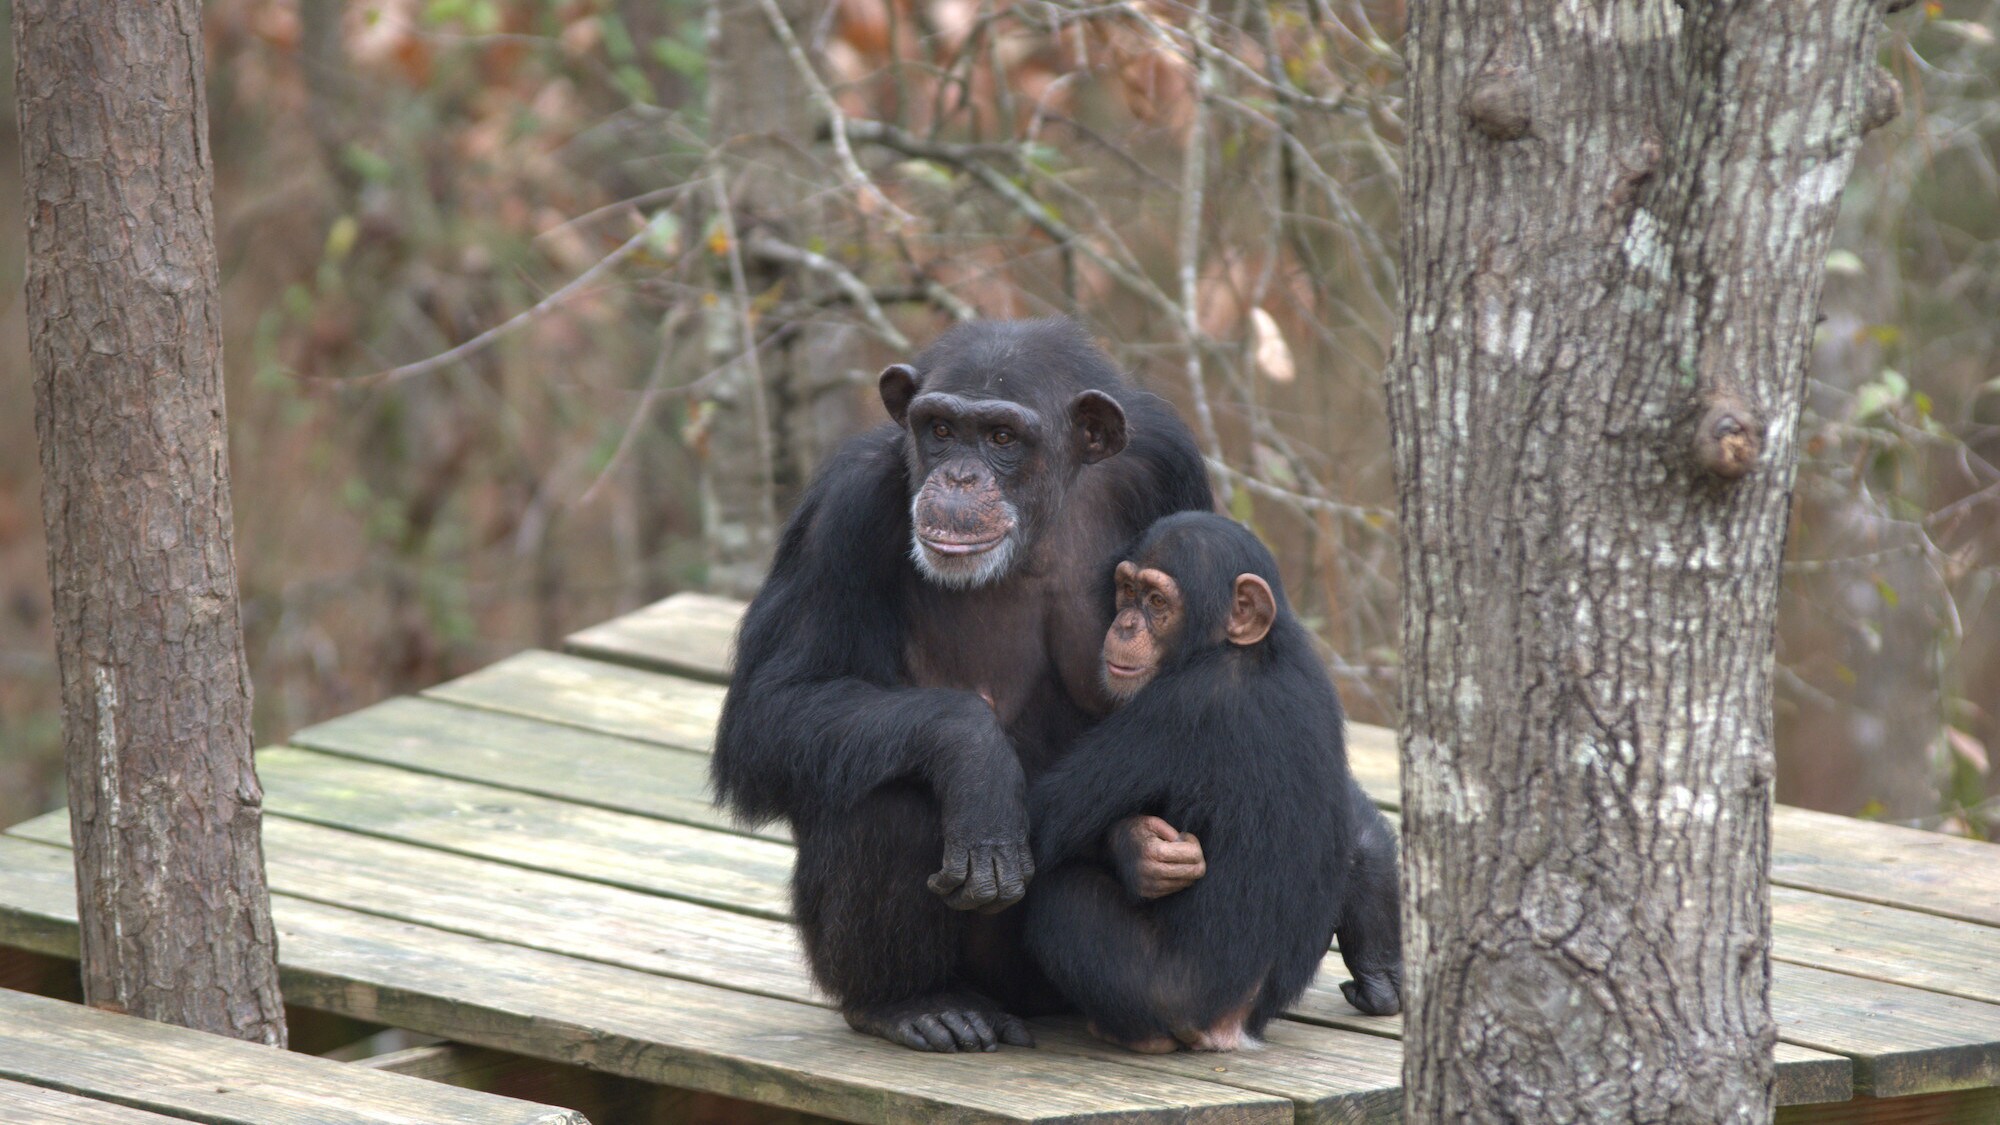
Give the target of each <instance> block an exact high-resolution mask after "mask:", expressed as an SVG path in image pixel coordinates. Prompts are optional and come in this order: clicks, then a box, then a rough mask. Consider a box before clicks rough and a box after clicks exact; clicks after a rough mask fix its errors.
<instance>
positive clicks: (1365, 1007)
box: [1340, 970, 1403, 1016]
mask: <svg viewBox="0 0 2000 1125" xmlns="http://www.w3.org/2000/svg"><path fill="white" fill-rule="evenodd" d="M1350 971H1352V970H1350ZM1402 993H1403V981H1402V974H1401V973H1399V972H1394V971H1391V972H1379V973H1356V974H1355V977H1354V979H1353V980H1344V981H1341V982H1340V994H1341V995H1342V996H1345V997H1347V1002H1348V1003H1349V1004H1352V1005H1354V1007H1355V1008H1356V1009H1357V1010H1359V1011H1360V1012H1361V1013H1362V1014H1363V1015H1369V1016H1393V1015H1395V1014H1396V1013H1398V1012H1400V1011H1402V1010H1403V995H1402Z"/></svg>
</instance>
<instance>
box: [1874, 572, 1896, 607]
mask: <svg viewBox="0 0 2000 1125" xmlns="http://www.w3.org/2000/svg"><path fill="white" fill-rule="evenodd" d="M1875 596H1876V597H1878V598H1881V599H1882V604H1883V605H1885V606H1887V607H1888V608H1890V609H1895V608H1896V605H1897V603H1899V602H1901V601H1902V600H1903V599H1902V596H1901V595H1899V594H1897V593H1896V588H1895V587H1894V586H1891V585H1889V582H1888V580H1887V579H1885V578H1883V577H1882V576H1881V575H1879V574H1878V575H1875Z"/></svg>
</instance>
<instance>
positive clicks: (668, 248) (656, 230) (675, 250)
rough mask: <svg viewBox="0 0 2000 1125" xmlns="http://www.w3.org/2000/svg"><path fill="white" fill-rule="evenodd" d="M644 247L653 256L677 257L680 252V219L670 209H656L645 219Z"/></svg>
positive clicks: (662, 257)
mask: <svg viewBox="0 0 2000 1125" xmlns="http://www.w3.org/2000/svg"><path fill="white" fill-rule="evenodd" d="M646 249H647V250H648V251H650V252H651V253H652V254H653V256H654V257H656V258H661V259H667V258H674V257H678V256H679V254H680V252H681V220H680V216H678V215H676V214H674V213H673V212H672V211H656V212H654V213H653V217H652V218H650V219H648V220H646Z"/></svg>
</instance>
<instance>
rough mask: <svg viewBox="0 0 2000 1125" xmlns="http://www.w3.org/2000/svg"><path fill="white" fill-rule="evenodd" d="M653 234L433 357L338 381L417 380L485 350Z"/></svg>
mask: <svg viewBox="0 0 2000 1125" xmlns="http://www.w3.org/2000/svg"><path fill="white" fill-rule="evenodd" d="M651 234H652V229H651V227H650V226H648V227H642V228H640V229H639V231H638V233H636V234H634V235H633V236H632V237H630V238H628V239H626V240H625V242H624V243H623V244H622V245H620V246H619V247H618V249H616V250H613V251H612V252H611V253H609V254H606V255H605V256H604V257H603V258H602V259H600V260H599V261H598V263H597V264H596V265H594V266H592V267H590V268H589V269H587V270H585V271H583V272H582V273H580V274H577V275H576V277H575V278H574V279H572V280H571V281H570V282H569V284H567V285H565V286H563V287H562V288H560V289H558V290H556V291H555V292H553V293H551V294H549V295H548V296H546V297H543V298H542V299H541V300H539V301H536V302H535V303H534V304H533V305H530V306H529V307H527V308H525V309H523V310H521V311H520V312H518V313H515V314H514V315H513V316H511V317H508V318H507V319H506V320H504V321H501V322H500V323H499V324H496V325H494V326H493V327H491V328H488V329H487V330H486V331H484V332H481V333H480V334H479V335H477V336H474V337H473V338H472V339H470V340H467V341H465V342H464V343H462V344H460V345H458V346H457V347H454V348H448V349H446V350H444V351H442V352H439V353H438V354H436V355H434V356H432V357H430V358H429V359H420V360H418V361H417V362H415V363H406V364H404V365H403V366H401V367H391V368H389V369H387V370H385V371H377V372H375V373H374V374H372V375H357V376H354V377H352V378H347V379H339V380H336V381H337V382H340V383H343V384H346V385H349V386H375V385H377V384H382V383H400V382H402V381H403V380H405V379H414V378H416V377H417V376H419V375H428V374H430V373H431V372H433V371H436V370H438V369H439V368H441V367H449V366H450V365H452V364H454V363H457V362H458V361H459V360H462V359H464V358H465V357H467V356H469V355H472V354H473V353H474V352H477V351H480V350H482V349H484V348H485V347H487V346H488V345H489V344H491V343H493V341H495V340H498V339H499V338H500V337H502V336H505V335H506V334H507V333H509V332H512V331H514V330H515V329H517V328H521V327H524V326H526V325H528V324H532V323H533V322H535V321H537V320H540V319H541V318H542V317H543V316H545V315H547V314H548V313H550V312H552V311H554V310H555V309H556V308H557V307H559V306H560V305H562V303H563V302H565V301H567V300H569V299H570V298H571V297H574V296H576V295H577V294H578V293H580V292H582V291H583V290H584V289H585V288H586V287H588V286H589V285H590V283H591V282H593V281H596V280H597V279H598V278H600V277H602V276H604V275H605V274H606V273H608V272H610V270H611V269H612V267H614V266H616V265H617V264H618V263H620V262H622V261H624V260H625V259H627V258H629V257H631V256H632V253H633V251H636V250H637V249H639V247H641V246H644V245H645V244H646V240H647V238H648V237H649V236H650V235H651Z"/></svg>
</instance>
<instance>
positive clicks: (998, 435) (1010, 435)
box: [992, 430, 1014, 445]
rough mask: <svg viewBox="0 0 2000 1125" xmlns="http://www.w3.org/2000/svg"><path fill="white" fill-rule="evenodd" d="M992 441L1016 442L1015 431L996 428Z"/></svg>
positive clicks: (1002, 443)
mask: <svg viewBox="0 0 2000 1125" xmlns="http://www.w3.org/2000/svg"><path fill="white" fill-rule="evenodd" d="M992 441H993V444H994V445H1012V444H1014V431H1012V430H994V431H993V437H992Z"/></svg>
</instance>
